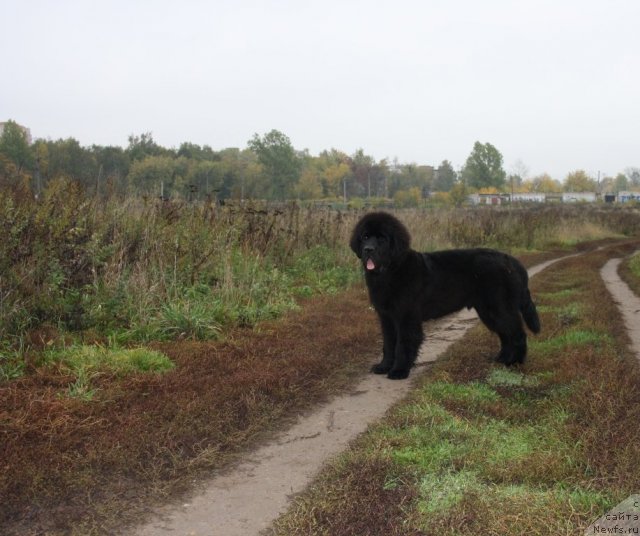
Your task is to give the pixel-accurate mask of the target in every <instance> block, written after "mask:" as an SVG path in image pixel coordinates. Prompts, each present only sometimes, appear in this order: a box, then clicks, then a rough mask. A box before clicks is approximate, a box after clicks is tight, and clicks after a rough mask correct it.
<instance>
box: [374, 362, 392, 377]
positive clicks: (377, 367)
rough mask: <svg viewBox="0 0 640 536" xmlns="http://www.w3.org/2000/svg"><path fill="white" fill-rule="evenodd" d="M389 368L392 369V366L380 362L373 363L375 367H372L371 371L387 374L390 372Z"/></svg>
mask: <svg viewBox="0 0 640 536" xmlns="http://www.w3.org/2000/svg"><path fill="white" fill-rule="evenodd" d="M389 370H391V367H390V366H388V365H385V364H384V363H378V364H377V365H373V367H371V372H373V373H374V374H386V373H387V372H389Z"/></svg>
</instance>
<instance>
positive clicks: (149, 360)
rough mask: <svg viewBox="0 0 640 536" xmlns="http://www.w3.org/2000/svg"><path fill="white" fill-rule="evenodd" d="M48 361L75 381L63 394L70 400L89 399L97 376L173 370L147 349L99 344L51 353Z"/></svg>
mask: <svg viewBox="0 0 640 536" xmlns="http://www.w3.org/2000/svg"><path fill="white" fill-rule="evenodd" d="M48 359H49V360H50V361H53V362H56V363H58V364H59V365H60V366H61V367H62V368H63V369H64V370H67V371H68V372H69V373H70V374H71V375H72V376H73V377H74V380H73V381H72V382H71V383H70V384H69V387H68V389H67V391H66V394H67V395H68V396H69V397H71V398H79V399H82V400H91V399H93V397H94V395H95V394H96V392H97V390H96V389H95V388H94V387H93V380H94V379H95V378H97V377H98V376H99V375H100V374H103V373H110V374H115V375H117V376H126V375H129V374H138V373H162V372H167V371H169V370H171V369H173V368H174V366H175V365H174V363H173V362H172V361H171V360H170V359H169V357H167V356H166V355H165V354H163V353H161V352H158V351H156V350H151V349H149V348H117V347H116V348H107V347H104V346H99V345H91V346H88V345H81V346H71V347H68V348H65V349H62V350H53V351H51V352H50V353H49V355H48Z"/></svg>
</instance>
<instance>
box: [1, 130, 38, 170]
mask: <svg viewBox="0 0 640 536" xmlns="http://www.w3.org/2000/svg"><path fill="white" fill-rule="evenodd" d="M0 154H2V155H4V156H5V157H6V158H8V159H9V160H11V161H12V162H13V163H14V164H15V166H16V168H17V172H18V173H20V172H21V171H23V170H26V169H30V168H32V167H33V164H34V161H35V159H34V156H33V154H32V152H31V149H30V148H29V142H28V141H27V136H26V134H25V132H24V131H23V130H22V127H20V125H18V123H16V122H15V121H12V120H9V121H7V122H6V123H5V125H4V130H3V131H2V135H1V136H0Z"/></svg>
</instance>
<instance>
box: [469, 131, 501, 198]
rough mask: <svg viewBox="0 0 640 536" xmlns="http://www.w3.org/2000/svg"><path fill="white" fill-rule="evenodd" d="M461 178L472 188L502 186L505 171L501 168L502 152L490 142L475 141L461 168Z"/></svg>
mask: <svg viewBox="0 0 640 536" xmlns="http://www.w3.org/2000/svg"><path fill="white" fill-rule="evenodd" d="M462 178H463V180H464V182H465V184H467V186H471V187H473V188H478V189H480V188H487V187H491V186H493V187H495V188H498V189H500V188H503V187H504V184H505V178H506V173H505V171H504V169H503V168H502V154H500V151H498V149H496V148H495V147H494V146H493V145H491V144H490V143H484V144H483V143H480V142H479V141H477V142H475V144H474V145H473V150H472V151H471V154H470V155H469V157H468V158H467V161H466V163H465V166H464V169H463V170H462Z"/></svg>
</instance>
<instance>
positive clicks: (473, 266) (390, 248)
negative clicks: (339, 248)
mask: <svg viewBox="0 0 640 536" xmlns="http://www.w3.org/2000/svg"><path fill="white" fill-rule="evenodd" d="M350 245H351V249H352V250H353V251H354V252H355V253H356V255H358V257H359V258H360V259H361V260H362V265H363V267H364V271H365V280H366V283H367V288H368V289H369V297H370V299H371V303H372V304H373V306H374V307H375V310H376V312H377V313H378V316H379V317H380V323H381V325H382V334H383V341H384V344H383V357H382V361H381V362H380V363H378V364H377V365H375V366H374V367H373V368H372V371H373V372H375V373H376V374H387V376H388V377H389V378H391V379H402V378H406V377H407V376H408V375H409V371H410V369H411V367H412V366H413V363H414V361H415V359H416V356H417V355H418V350H419V349H420V345H421V344H422V340H423V337H424V336H423V332H422V322H423V321H424V320H430V319H433V318H439V317H441V316H444V315H447V314H449V313H453V312H455V311H458V310H460V309H462V308H463V307H467V308H472V307H473V308H474V309H475V310H476V311H477V313H478V316H479V317H480V319H481V320H482V321H483V322H484V324H485V325H486V326H487V327H488V328H489V329H490V330H491V331H493V332H495V333H497V334H498V336H499V337H500V343H501V349H500V353H499V354H498V356H497V360H498V361H500V362H501V363H504V364H505V365H512V364H514V363H522V362H523V361H524V359H525V357H526V354H527V335H526V333H525V331H524V328H523V326H522V319H521V318H523V319H524V322H525V323H526V325H527V326H528V328H529V329H530V330H531V331H532V332H534V333H538V332H539V331H540V320H539V318H538V313H537V311H536V306H535V304H534V303H533V301H532V300H531V294H530V293H529V288H528V280H529V277H528V275H527V271H526V270H525V269H524V267H523V266H522V264H520V262H519V261H518V260H517V259H515V258H513V257H512V256H510V255H507V254H505V253H501V252H499V251H495V250H492V249H481V248H477V249H454V250H448V251H436V252H433V253H419V252H417V251H414V250H413V249H411V237H410V235H409V232H408V231H407V229H406V227H405V226H404V225H403V224H402V223H401V222H400V221H399V220H398V219H397V218H395V217H394V216H392V215H391V214H388V213H386V212H372V213H369V214H366V215H365V216H363V217H362V219H361V220H360V221H359V222H358V224H357V225H356V226H355V228H354V230H353V234H352V236H351V242H350Z"/></svg>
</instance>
